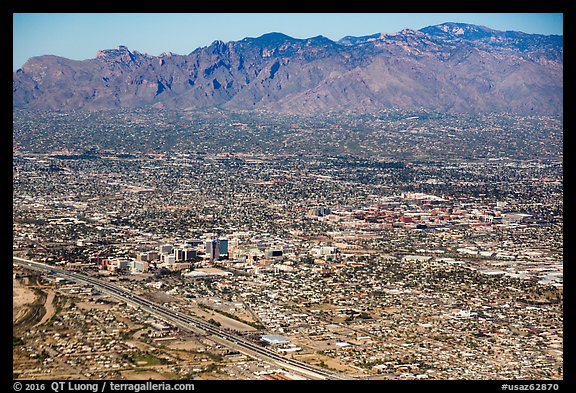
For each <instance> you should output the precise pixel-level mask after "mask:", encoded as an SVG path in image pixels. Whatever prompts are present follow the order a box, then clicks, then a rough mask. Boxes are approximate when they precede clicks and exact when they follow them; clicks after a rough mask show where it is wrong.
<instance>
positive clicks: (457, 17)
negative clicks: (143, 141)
mask: <svg viewBox="0 0 576 393" xmlns="http://www.w3.org/2000/svg"><path fill="white" fill-rule="evenodd" d="M13 22H14V23H13V69H14V70H16V69H18V68H20V67H21V66H22V65H23V64H24V62H25V61H26V60H27V59H28V58H30V57H32V56H40V55H46V54H51V55H57V56H63V57H67V58H70V59H76V60H84V59H90V58H93V57H95V55H96V51H97V50H99V49H110V48H115V47H117V46H118V45H126V46H127V47H128V48H129V49H130V50H133V51H134V50H137V51H139V52H142V53H148V54H150V55H159V54H160V53H162V52H174V53H178V54H188V53H190V52H192V51H193V50H194V49H196V48H198V47H202V46H207V45H210V44H211V43H212V42H213V41H215V40H222V41H224V42H227V41H237V40H240V39H242V38H245V37H258V36H260V35H262V34H265V33H269V32H273V31H276V32H281V33H284V34H287V35H289V36H292V37H295V38H308V37H314V36H317V35H323V36H325V37H328V38H330V39H332V40H338V39H340V38H342V37H344V36H346V35H353V36H362V35H369V34H374V33H394V32H397V31H400V30H402V29H404V28H410V29H415V30H416V29H420V28H422V27H426V26H430V25H435V24H439V23H443V22H463V23H472V24H477V25H482V26H486V27H490V28H492V29H496V30H515V31H523V32H526V33H535V34H547V35H548V34H559V35H561V34H562V31H563V15H562V14H530V13H504V14H493V13H474V14H449V13H437V14H421V13H411V14H406V13H389V14H386V13H370V14H360V13H327V14H324V13H312V14H305V13H291V14H285V13H273V14H270V13H257V14H248V13H246V14H244V13H233V14H226V13H219V14H202V13H197V14H168V13H163V14H160V13H146V14H138V13H135V14H120V13H118V14H115V13H106V14H97V13H84V14H75V13H61V14H58V13H15V14H13Z"/></svg>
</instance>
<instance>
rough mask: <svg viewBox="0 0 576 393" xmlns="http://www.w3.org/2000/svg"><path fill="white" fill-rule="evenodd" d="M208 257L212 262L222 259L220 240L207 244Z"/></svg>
mask: <svg viewBox="0 0 576 393" xmlns="http://www.w3.org/2000/svg"><path fill="white" fill-rule="evenodd" d="M206 255H207V256H208V258H209V259H210V260H211V261H216V260H218V258H220V242H219V241H218V239H212V240H208V241H207V242H206Z"/></svg>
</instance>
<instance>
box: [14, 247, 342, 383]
mask: <svg viewBox="0 0 576 393" xmlns="http://www.w3.org/2000/svg"><path fill="white" fill-rule="evenodd" d="M13 264H14V265H17V266H20V267H23V268H26V269H30V270H36V271H40V272H45V273H51V274H55V275H58V276H60V277H63V278H66V279H69V280H71V281H75V282H77V283H80V284H86V285H91V286H92V287H94V288H95V289H97V290H99V291H101V292H102V293H106V294H108V295H110V296H113V297H116V298H118V299H120V300H122V301H124V302H126V303H128V304H132V305H134V306H137V307H140V308H141V309H142V310H144V311H146V312H148V313H150V314H152V315H153V316H155V317H157V318H160V319H163V320H165V321H167V322H171V323H173V324H176V325H178V326H180V327H181V328H183V329H186V330H189V331H193V332H195V333H198V332H201V333H203V334H206V336H207V337H208V338H210V339H211V340H212V341H215V342H217V343H219V344H222V345H224V346H227V347H229V348H231V349H234V350H237V351H240V352H242V353H244V354H246V355H248V356H250V357H253V358H256V359H259V360H263V361H267V362H270V363H273V364H276V365H278V366H280V367H284V368H286V369H289V370H291V371H292V372H295V373H298V374H300V375H302V376H305V377H307V378H309V379H323V380H325V379H330V380H334V379H336V380H340V379H353V378H352V377H350V376H345V375H341V374H337V373H334V372H331V371H328V370H325V369H323V368H320V367H316V366H313V365H311V364H308V363H304V362H301V361H298V360H295V359H290V358H286V357H284V356H282V355H280V354H279V353H276V352H273V351H271V350H268V349H266V348H264V347H262V346H260V345H258V344H256V343H254V342H252V341H250V340H247V339H246V338H243V337H240V336H238V335H236V334H233V333H231V332H229V331H226V330H224V329H221V328H219V327H217V326H215V325H212V324H211V323H209V322H207V321H204V320H202V319H200V318H196V317H193V316H190V315H187V314H184V313H179V312H176V311H174V310H171V309H170V308H167V307H165V306H163V305H161V304H158V303H155V302H152V301H150V300H148V299H146V298H143V297H141V296H138V295H136V294H134V293H131V292H129V291H127V290H125V289H123V288H121V287H119V286H117V285H114V284H112V283H109V282H105V281H103V280H100V279H97V278H94V277H90V276H88V275H85V274H82V273H79V272H75V271H70V270H65V269H61V268H57V267H54V266H50V265H46V264H43V263H39V262H34V261H31V260H27V259H22V258H18V257H13Z"/></svg>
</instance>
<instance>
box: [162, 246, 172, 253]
mask: <svg viewBox="0 0 576 393" xmlns="http://www.w3.org/2000/svg"><path fill="white" fill-rule="evenodd" d="M172 250H174V246H173V245H172V244H163V245H161V246H160V254H171V253H172Z"/></svg>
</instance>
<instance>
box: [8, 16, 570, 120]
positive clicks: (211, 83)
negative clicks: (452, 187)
mask: <svg viewBox="0 0 576 393" xmlns="http://www.w3.org/2000/svg"><path fill="white" fill-rule="evenodd" d="M562 45H563V37H562V36H543V35H537V34H527V33H522V32H509V31H507V32H503V31H497V30H493V29H489V28H486V27H483V26H476V25H469V24H463V23H455V22H446V23H443V24H439V25H435V26H428V27H425V28H423V29H420V30H411V29H404V30H402V31H400V32H397V33H392V34H382V33H376V34H373V35H369V36H362V37H353V36H345V37H343V38H342V39H340V40H338V41H332V40H330V39H328V38H326V37H323V36H316V37H311V38H304V39H299V38H293V37H290V36H288V35H286V34H283V33H280V32H271V33H267V34H263V35H262V36H260V37H246V38H244V39H242V40H239V41H230V42H223V41H219V40H217V41H214V42H213V43H212V44H211V45H209V46H205V47H201V48H197V49H195V50H194V51H192V52H191V53H189V54H188V55H179V54H174V53H170V52H169V53H162V54H161V55H158V56H152V55H148V54H145V53H140V52H138V51H130V50H129V49H128V48H127V47H126V46H124V45H120V46H118V47H117V48H114V49H103V50H99V51H98V52H97V53H96V57H95V58H92V59H87V60H71V59H66V58H64V57H58V56H53V55H46V56H38V57H33V58H30V59H29V60H28V61H27V62H26V63H25V64H24V65H23V66H22V68H21V69H18V70H17V71H15V72H14V73H13V107H14V108H15V109H16V108H20V109H28V110H34V109H37V110H63V111H66V110H87V111H94V110H102V109H127V108H132V107H147V106H150V107H157V108H166V109H183V108H193V109H202V108H210V107H218V108H222V109H228V110H252V109H259V110H267V111H272V112H278V113H306V114H311V113H315V112H325V111H342V110H354V111H366V112H373V111H378V110H382V109H388V108H397V109H407V110H413V109H417V108H424V109H432V110H438V111H447V112H466V113H475V112H515V113H524V114H526V113H542V114H550V113H554V114H558V113H562V107H563V105H562V93H563V74H562V72H563V47H562Z"/></svg>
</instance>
